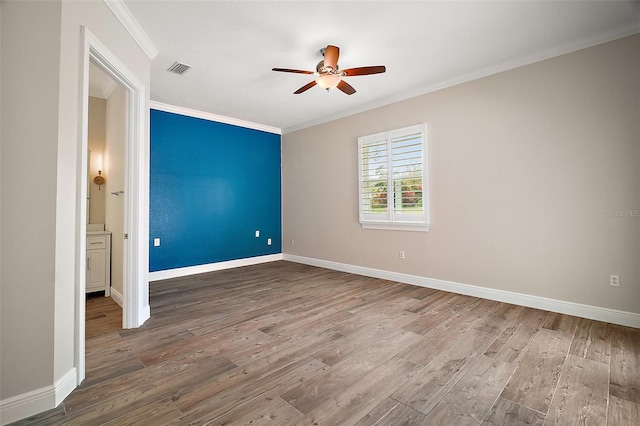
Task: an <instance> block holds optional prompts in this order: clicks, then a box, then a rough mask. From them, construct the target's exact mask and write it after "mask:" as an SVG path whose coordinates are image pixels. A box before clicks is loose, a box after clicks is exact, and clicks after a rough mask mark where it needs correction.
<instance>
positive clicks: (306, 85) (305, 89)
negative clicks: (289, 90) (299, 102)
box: [293, 80, 316, 95]
mask: <svg viewBox="0 0 640 426" xmlns="http://www.w3.org/2000/svg"><path fill="white" fill-rule="evenodd" d="M315 85H316V81H315V80H313V81H312V82H311V83H308V84H305V85H304V86H302V87H301V88H299V89H298V90H296V91H295V92H293V94H294V95H299V94H300V93H302V92H306V91H307V90H309V89H311V88H312V87H313V86H315Z"/></svg>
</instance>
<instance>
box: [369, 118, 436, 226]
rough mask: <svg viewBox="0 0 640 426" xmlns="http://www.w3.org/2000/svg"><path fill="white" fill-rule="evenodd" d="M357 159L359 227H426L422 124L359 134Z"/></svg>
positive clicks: (427, 221) (425, 181) (427, 224)
mask: <svg viewBox="0 0 640 426" xmlns="http://www.w3.org/2000/svg"><path fill="white" fill-rule="evenodd" d="M358 159H359V163H358V173H359V180H360V185H359V206H360V223H361V224H362V227H363V228H378V229H402V230H418V231H426V230H428V226H429V204H428V192H427V184H428V182H427V178H426V176H427V164H428V163H427V140H426V125H425V124H419V125H415V126H411V127H405V128H403V129H397V130H392V131H389V132H384V133H378V134H375V135H369V136H363V137H360V138H358Z"/></svg>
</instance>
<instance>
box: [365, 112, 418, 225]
mask: <svg viewBox="0 0 640 426" xmlns="http://www.w3.org/2000/svg"><path fill="white" fill-rule="evenodd" d="M415 134H420V136H421V138H422V143H421V148H422V152H421V154H422V162H421V179H422V207H423V212H422V213H419V214H404V213H398V212H397V211H396V208H395V203H396V198H397V197H396V194H397V191H395V190H394V191H391V192H389V191H388V190H387V193H386V200H387V201H386V212H381V213H370V211H369V209H367V208H366V207H365V205H364V204H365V203H364V201H365V198H364V197H365V196H366V194H365V192H366V188H365V184H369V183H370V182H372V181H374V180H373V179H366V177H365V176H364V174H365V173H366V172H364V170H363V169H364V168H363V163H364V155H365V153H364V149H365V148H366V147H371V146H375V145H378V146H380V145H381V144H384V147H385V151H384V152H385V153H386V157H385V160H384V162H381V163H380V164H381V165H386V185H387V186H386V188H394V180H395V181H397V180H398V179H399V178H400V175H399V174H398V173H396V175H395V176H394V174H393V164H394V160H393V156H392V153H393V148H394V147H393V141H394V140H397V139H398V138H401V137H403V136H411V135H415ZM428 147H429V144H428V139H427V125H426V123H421V124H415V125H412V126H407V127H402V128H399V129H393V130H389V131H385V132H380V133H375V134H371V135H366V136H360V137H358V214H359V219H360V225H361V226H362V228H363V229H385V230H396V231H397V230H401V231H419V232H427V231H428V230H429V225H430V218H429V207H430V203H429V179H428V178H429V161H428V160H429V152H428ZM379 152H383V151H382V150H379ZM394 178H395V179H394ZM366 186H367V187H368V185H366ZM400 191H402V190H401V189H400ZM369 194H370V192H369ZM400 197H402V195H400ZM390 200H393V201H390Z"/></svg>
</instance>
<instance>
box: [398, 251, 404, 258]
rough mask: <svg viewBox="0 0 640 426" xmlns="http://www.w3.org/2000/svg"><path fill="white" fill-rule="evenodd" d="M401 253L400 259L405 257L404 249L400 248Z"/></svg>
mask: <svg viewBox="0 0 640 426" xmlns="http://www.w3.org/2000/svg"><path fill="white" fill-rule="evenodd" d="M399 255H400V259H404V251H403V250H400V254H399Z"/></svg>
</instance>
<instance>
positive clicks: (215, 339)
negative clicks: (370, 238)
mask: <svg viewBox="0 0 640 426" xmlns="http://www.w3.org/2000/svg"><path fill="white" fill-rule="evenodd" d="M150 292H151V294H150V300H151V318H150V319H149V320H148V321H147V322H146V323H145V324H144V326H142V327H141V328H139V329H135V330H121V329H120V324H121V315H122V312H121V310H120V308H119V307H118V306H117V305H116V304H115V303H114V302H113V301H112V300H111V299H110V298H91V299H89V300H88V301H87V328H86V329H87V340H86V348H87V355H86V365H87V379H86V380H85V382H84V383H83V385H82V386H80V387H79V388H78V389H76V390H75V391H74V392H73V393H72V394H71V395H69V397H67V398H66V399H65V401H64V402H63V403H62V404H61V405H60V406H59V407H58V408H56V409H54V410H51V411H49V412H46V413H43V414H40V415H38V416H34V417H32V418H29V419H25V420H23V421H20V422H17V424H38V425H62V424H64V425H99V424H106V425H138V424H139V425H182V424H193V425H199V424H211V425H230V424H238V425H258V424H273V425H359V426H364V425H484V424H487V425H510V426H511V425H520V424H522V425H568V424H581V425H599V426H600V425H612V426H613V425H616V426H618V425H620V426H622V425H636V426H637V425H639V424H640V330H639V329H633V328H628V327H622V326H616V325H612V324H606V323H601V322H597V321H591V320H586V319H581V318H576V317H571V316H567V315H561V314H556V313H550V312H546V311H540V310H536V309H530V308H524V307H521V306H515V305H509V304H506V303H499V302H493V301H488V300H483V299H478V298H475V297H469V296H463V295H457V294H453V293H447V292H442V291H437V290H432V289H426V288H420V287H413V286H410V285H405V284H399V283H395V282H391V281H385V280H380V279H373V278H367V277H362V276H357V275H353V274H348V273H342V272H336V271H330V270H326V269H321V268H315V267H311V266H306V265H300V264H295V263H290V262H285V261H279V262H272V263H268V264H262V265H256V266H248V267H243V268H237V269H232V270H226V271H219V272H214V273H208V274H202V275H197V276H192V277H187V278H180V279H172V280H166V281H161V282H155V283H152V284H151V287H150Z"/></svg>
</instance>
